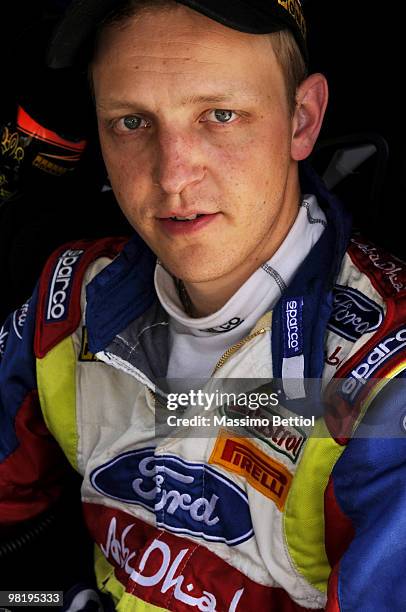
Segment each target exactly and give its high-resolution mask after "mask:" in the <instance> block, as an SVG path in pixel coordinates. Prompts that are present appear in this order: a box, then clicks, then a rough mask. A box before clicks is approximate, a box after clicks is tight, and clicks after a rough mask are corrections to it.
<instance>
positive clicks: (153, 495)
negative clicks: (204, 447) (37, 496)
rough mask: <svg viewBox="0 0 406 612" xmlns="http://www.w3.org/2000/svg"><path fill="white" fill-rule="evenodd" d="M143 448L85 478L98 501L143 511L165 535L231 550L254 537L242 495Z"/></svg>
mask: <svg viewBox="0 0 406 612" xmlns="http://www.w3.org/2000/svg"><path fill="white" fill-rule="evenodd" d="M154 452H155V449H154V448H144V449H141V450H135V451H130V452H127V453H124V454H122V455H119V456H118V457H116V458H115V459H112V460H111V461H109V462H108V463H106V464H104V465H102V466H100V467H98V468H96V469H95V470H94V471H93V472H92V473H91V475H90V481H91V483H92V485H93V487H94V488H95V489H96V490H97V491H99V493H101V494H103V495H107V496H108V497H111V498H113V499H117V500H119V501H122V502H125V503H127V504H136V505H139V506H143V507H144V508H146V509H147V510H150V511H151V512H153V513H154V514H155V516H156V524H157V525H158V526H159V527H165V528H166V529H168V531H173V532H175V533H185V534H190V535H193V536H198V537H202V538H203V539H205V540H210V541H217V542H225V543H226V544H228V545H230V546H235V545H236V544H240V543H241V542H245V541H246V540H248V539H249V538H251V537H252V535H253V528H252V522H251V515H250V511H249V505H248V499H247V496H246V494H245V493H244V492H243V491H241V490H240V489H239V488H238V487H237V486H236V485H235V484H234V483H233V482H231V481H230V480H229V479H228V478H226V477H225V476H223V475H222V474H220V473H219V472H216V471H215V470H214V469H213V468H212V467H210V466H208V465H205V464H201V463H192V462H189V461H185V460H184V459H180V458H179V457H175V456H172V455H156V454H154Z"/></svg>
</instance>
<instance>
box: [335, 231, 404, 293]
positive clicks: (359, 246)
mask: <svg viewBox="0 0 406 612" xmlns="http://www.w3.org/2000/svg"><path fill="white" fill-rule="evenodd" d="M347 256H348V257H349V259H350V262H351V264H352V266H349V267H347V273H349V272H351V270H350V268H351V267H352V279H351V280H352V281H353V282H354V283H357V284H360V283H362V280H363V279H362V276H360V274H359V273H361V275H363V276H364V277H365V278H364V282H366V279H368V280H369V282H370V283H371V285H372V286H373V288H374V289H375V291H376V292H377V293H378V295H380V296H381V298H382V299H383V300H384V301H388V300H396V301H397V300H399V299H402V298H405V297H406V263H405V262H404V261H402V260H401V259H399V258H398V257H396V256H395V255H393V254H391V253H390V252H389V251H387V250H386V249H385V248H383V247H381V246H379V245H377V244H374V243H373V242H372V241H371V240H369V239H367V238H365V237H363V236H362V235H360V234H355V235H353V236H352V238H351V240H350V243H349V247H348V250H347ZM344 268H345V266H344ZM357 272H358V274H357Z"/></svg>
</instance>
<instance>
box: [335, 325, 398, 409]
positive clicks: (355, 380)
mask: <svg viewBox="0 0 406 612" xmlns="http://www.w3.org/2000/svg"><path fill="white" fill-rule="evenodd" d="M405 347H406V327H402V328H400V329H398V330H397V331H394V332H393V333H392V334H391V335H390V336H387V337H386V338H384V339H383V340H382V341H381V342H380V343H379V344H378V345H377V346H375V347H374V348H373V349H372V351H370V352H369V353H368V355H367V356H366V357H365V359H364V361H363V362H362V363H360V364H359V365H358V366H357V367H356V368H354V369H353V370H352V371H351V373H350V375H349V377H348V378H347V379H346V380H345V381H344V382H343V384H342V386H341V393H342V394H343V395H344V396H345V398H346V399H348V400H350V401H353V400H354V399H355V397H356V396H357V395H358V392H359V391H360V390H361V389H362V388H363V386H364V385H365V384H366V383H367V381H368V380H369V379H370V378H373V377H374V376H376V377H378V376H379V373H380V369H381V368H382V367H383V366H384V365H385V364H386V363H387V362H388V361H389V360H390V359H391V358H392V357H393V356H394V355H397V354H399V353H400V351H402V349H404V348H405ZM405 359H406V356H405Z"/></svg>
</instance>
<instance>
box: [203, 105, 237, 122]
mask: <svg viewBox="0 0 406 612" xmlns="http://www.w3.org/2000/svg"><path fill="white" fill-rule="evenodd" d="M208 116H209V118H210V119H211V120H212V121H215V122H216V123H230V121H231V119H235V117H236V116H237V115H236V113H235V112H234V111H232V110H223V109H220V108H216V109H215V110H213V111H211V112H210V113H209V115H208Z"/></svg>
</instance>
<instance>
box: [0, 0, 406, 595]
mask: <svg viewBox="0 0 406 612" xmlns="http://www.w3.org/2000/svg"><path fill="white" fill-rule="evenodd" d="M66 4H67V2H63V1H62V0H61V1H60V2H57V1H56V0H55V1H53V2H52V1H47V2H45V1H42V2H41V1H40V0H36V2H26V3H25V2H21V1H19V0H13V1H12V2H11V1H9V0H3V2H2V3H1V9H0V10H1V11H2V15H1V24H2V27H1V34H0V67H1V75H2V76H1V81H2V87H1V91H2V94H1V99H0V126H1V124H2V123H3V124H4V123H5V122H7V121H12V120H14V119H15V109H16V103H17V102H18V101H19V102H23V103H24V104H25V105H26V107H28V108H30V109H32V112H33V113H37V115H38V118H39V120H41V122H42V123H43V124H44V125H47V127H50V129H54V130H55V131H58V130H59V131H60V132H62V133H63V134H65V135H66V136H72V137H74V136H75V137H79V136H85V137H86V138H88V139H89V141H90V144H89V147H88V149H87V151H86V154H85V155H84V157H83V160H82V162H81V164H80V165H79V167H78V169H77V171H76V172H75V173H74V174H72V175H71V176H69V178H68V179H66V180H65V179H60V178H53V177H49V176H42V175H40V174H38V175H27V177H26V178H25V180H24V181H23V184H22V186H21V193H20V194H19V196H18V197H17V198H15V199H14V200H12V201H9V202H6V203H5V204H4V205H3V206H1V207H0V287H1V300H0V318H1V319H3V318H4V317H5V316H6V314H7V313H8V312H9V311H10V310H11V309H13V308H15V307H16V306H18V305H19V304H21V303H23V302H24V301H25V300H26V299H27V297H28V296H29V295H30V293H31V291H32V288H33V286H34V284H35V281H36V279H37V277H38V274H39V272H40V270H41V268H42V265H43V263H44V261H45V259H46V257H47V256H48V255H49V254H50V252H51V251H52V250H53V249H54V248H55V247H56V246H58V245H59V244H61V243H63V242H66V241H68V240H72V239H76V238H94V237H99V236H103V235H111V234H116V235H119V234H126V233H127V232H129V231H130V230H129V228H128V226H127V224H126V222H125V221H124V219H123V217H122V216H121V213H120V212H119V210H118V207H117V206H116V205H115V203H114V198H113V196H112V195H111V193H104V194H101V191H100V190H101V186H102V185H103V183H104V181H105V173H104V170H103V165H102V162H101V159H100V154H99V150H98V145H97V137H96V133H95V125H94V118H93V116H92V109H91V105H90V104H89V100H88V97H87V94H86V88H85V85H84V83H83V79H80V78H78V77H77V76H76V75H74V74H71V73H70V72H69V71H68V72H66V73H63V74H62V75H60V76H59V77H56V76H55V75H54V74H52V75H51V73H50V72H49V71H47V70H44V69H43V68H41V67H40V66H41V63H42V61H43V55H44V52H45V48H46V42H47V37H48V36H49V32H50V30H51V27H52V23H53V21H54V19H55V18H56V17H57V15H58V13H60V12H61V11H62V10H63V6H64V5H66ZM398 6H399V4H398V3H396V4H393V5H390V3H385V4H384V3H372V2H370V1H368V0H364V1H359V2H356V1H354V0H308V2H307V3H306V14H307V18H308V27H309V50H310V57H311V65H310V68H311V71H321V72H323V73H324V74H325V75H326V76H327V78H328V81H329V83H330V104H329V108H328V112H327V117H326V120H325V124H324V127H323V130H322V133H321V137H320V148H319V150H318V151H316V153H315V154H314V156H313V163H314V166H315V167H316V169H317V170H318V171H319V172H320V173H323V171H324V168H325V166H326V163H328V159H329V157H330V156H331V155H332V152H334V150H336V149H337V148H340V147H341V146H343V143H342V142H350V141H353V142H360V143H362V142H370V141H371V139H372V140H373V139H375V140H376V139H377V140H378V141H379V142H383V143H386V144H387V147H388V157H387V159H382V156H381V158H379V156H374V157H375V158H374V157H372V158H371V159H370V160H368V161H367V162H365V163H364V164H363V165H362V166H360V168H359V169H357V171H356V172H355V173H354V174H353V175H351V176H350V177H348V178H347V179H345V180H344V181H343V182H342V184H340V185H339V186H338V187H337V188H336V192H337V194H338V195H340V197H341V198H342V199H343V200H344V201H345V202H346V204H347V205H348V206H349V208H350V209H351V211H352V212H353V214H354V217H355V220H356V223H357V225H358V226H359V227H360V228H361V230H363V231H364V232H366V233H368V234H369V235H370V236H372V238H373V239H374V240H375V241H376V242H378V243H380V244H382V245H384V246H386V247H387V248H388V249H389V250H391V251H392V252H394V253H395V254H398V255H399V256H403V257H405V256H406V247H405V241H404V231H405V225H404V222H403V218H404V214H403V208H404V200H405V195H406V184H405V181H406V178H405V176H406V156H405V153H404V141H405V129H404V125H405V119H404V118H405V110H404V99H403V93H402V92H403V90H404V82H403V81H404V73H405V72H404V67H403V63H404V57H405V53H404V50H403V45H402V44H401V43H402V40H403V38H404V33H403V32H402V31H401V28H402V23H401V21H402V19H401V16H400V14H397V13H396V12H395V11H396V10H397V9H398ZM339 139H341V144H340V142H338V140H339ZM55 516H56V518H55V517H51V520H50V524H51V526H50V527H49V526H48V527H46V528H44V530H42V531H43V533H42V534H41V535H37V536H35V535H34V536H32V537H31V541H30V543H29V544H27V545H24V546H22V547H17V550H16V551H15V552H8V553H7V554H5V553H4V554H0V588H7V589H10V588H20V589H28V588H58V589H60V588H66V587H67V586H69V583H71V582H73V581H75V580H77V579H78V578H79V577H80V576H81V575H86V569H85V568H86V567H87V566H88V563H89V562H90V561H89V560H90V555H91V552H90V547H89V545H88V544H86V543H85V540H86V538H85V536H84V532H83V530H82V528H81V527H80V519H79V516H80V510H79V503H78V496H77V486H76V484H75V483H73V485H72V488H71V489H69V492H68V494H67V496H65V498H64V500H63V501H62V503H61V504H60V506H59V507H58V509H57V511H56V513H55ZM36 527H38V523H34V524H33V525H30V528H31V529H34V532H35V529H36ZM37 530H38V529H37ZM39 531H41V529H39ZM11 535H13V537H14V536H15V535H16V534H10V536H11ZM17 535H18V534H17ZM5 541H7V538H5ZM9 542H10V538H9ZM0 550H1V548H0ZM73 559H74V561H73ZM22 576H24V579H22Z"/></svg>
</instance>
